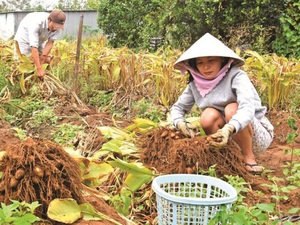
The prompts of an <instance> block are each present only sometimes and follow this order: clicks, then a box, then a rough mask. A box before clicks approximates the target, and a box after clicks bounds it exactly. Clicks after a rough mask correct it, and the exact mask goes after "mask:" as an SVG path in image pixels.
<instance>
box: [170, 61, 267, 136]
mask: <svg viewBox="0 0 300 225" xmlns="http://www.w3.org/2000/svg"><path fill="white" fill-rule="evenodd" d="M232 102H237V103H238V110H237V113H236V114H235V115H234V116H233V117H232V118H231V120H230V121H229V124H232V125H233V126H234V127H235V130H236V131H235V132H238V131H240V130H242V129H243V128H245V127H246V126H247V125H248V124H250V123H251V121H252V120H253V118H254V117H256V118H257V119H258V120H260V119H261V118H262V117H264V115H265V113H266V111H267V108H266V107H265V106H262V105H261V100H260V97H259V95H258V93H257V91H256V89H255V87H254V86H253V84H252V83H251V81H250V79H249V77H248V75H247V74H246V73H245V72H244V71H243V70H241V69H240V68H239V67H237V66H233V67H232V68H230V69H229V71H228V72H227V74H226V75H225V76H224V78H223V79H222V80H221V81H220V82H219V83H218V84H217V85H216V86H215V87H214V89H213V90H212V91H211V92H209V93H208V94H207V95H206V96H205V97H202V96H201V95H200V93H199V91H198V90H197V88H196V86H195V83H194V81H192V82H190V83H189V84H188V86H187V87H186V89H185V90H184V92H183V93H182V95H181V96H180V97H179V98H178V100H177V102H176V103H175V104H174V105H173V106H172V107H171V118H172V120H173V123H174V125H176V124H177V123H178V122H179V121H182V120H184V116H185V114H186V113H188V112H189V111H190V110H191V109H192V107H193V105H194V104H197V106H198V107H199V108H200V109H202V110H204V109H206V108H208V107H212V108H215V109H217V110H219V111H220V112H221V113H222V114H223V115H224V108H225V106H226V105H227V104H228V103H232Z"/></svg>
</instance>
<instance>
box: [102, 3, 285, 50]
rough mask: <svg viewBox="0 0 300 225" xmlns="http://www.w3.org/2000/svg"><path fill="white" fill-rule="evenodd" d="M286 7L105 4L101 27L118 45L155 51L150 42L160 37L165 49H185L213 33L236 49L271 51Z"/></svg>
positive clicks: (103, 5) (248, 4) (267, 4)
mask: <svg viewBox="0 0 300 225" xmlns="http://www.w3.org/2000/svg"><path fill="white" fill-rule="evenodd" d="M283 9H284V2H283V1H276V2H274V1H272V0H264V1H260V0H256V1H253V0H239V1H230V0H214V1H205V0H196V1H195V0H194V1H181V0H175V1H167V0H163V1H155V0H152V1H143V0H134V1H125V2H124V1H122V2H120V1H116V0H106V1H101V3H100V6H99V8H98V12H99V17H98V24H99V27H101V28H102V29H103V30H104V32H105V34H107V35H109V39H110V43H111V44H112V46H114V47H120V46H124V45H127V46H129V47H130V48H137V49H141V48H142V49H145V48H147V49H151V48H150V39H151V38H155V37H161V38H162V42H163V43H162V44H164V46H171V47H173V48H182V49H184V48H187V47H189V46H190V45H191V44H192V43H194V42H195V41H196V40H198V39H199V38H200V37H201V36H202V35H204V34H205V33H206V32H210V33H212V34H214V35H215V36H218V37H221V39H223V41H225V42H228V43H229V45H230V46H231V47H233V48H235V47H237V46H243V45H247V46H249V47H250V46H251V48H252V49H253V50H257V51H264V52H268V51H271V43H272V41H273V40H274V39H275V34H276V28H277V27H278V26H279V25H280V23H279V16H280V15H281V11H282V10H283ZM245 18H247V19H246V20H245Z"/></svg>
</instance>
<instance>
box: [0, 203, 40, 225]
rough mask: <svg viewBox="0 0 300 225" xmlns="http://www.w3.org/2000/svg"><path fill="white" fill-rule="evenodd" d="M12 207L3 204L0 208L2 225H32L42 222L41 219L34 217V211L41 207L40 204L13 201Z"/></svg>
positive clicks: (0, 222)
mask: <svg viewBox="0 0 300 225" xmlns="http://www.w3.org/2000/svg"><path fill="white" fill-rule="evenodd" d="M11 202H12V203H11V204H10V205H5V204H4V203H3V202H2V203H1V208H0V224H2V225H9V224H12V225H31V224H33V223H34V222H37V221H40V218H38V217H37V216H35V215H34V210H35V209H36V208H37V207H39V206H40V204H39V203H38V202H32V203H31V204H29V203H26V202H24V201H23V202H19V201H16V200H11Z"/></svg>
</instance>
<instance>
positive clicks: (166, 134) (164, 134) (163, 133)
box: [160, 130, 169, 138]
mask: <svg viewBox="0 0 300 225" xmlns="http://www.w3.org/2000/svg"><path fill="white" fill-rule="evenodd" d="M168 133H169V132H168V131H167V130H165V131H164V132H162V134H161V135H160V137H162V138H165V137H167V136H168Z"/></svg>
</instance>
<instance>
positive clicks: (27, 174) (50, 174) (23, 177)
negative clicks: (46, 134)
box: [0, 138, 84, 219]
mask: <svg viewBox="0 0 300 225" xmlns="http://www.w3.org/2000/svg"><path fill="white" fill-rule="evenodd" d="M1 165H2V166H1V168H0V169H1V172H2V173H3V176H2V178H1V180H0V187H1V189H0V201H1V202H4V203H5V204H6V205H8V204H10V203H11V202H10V200H11V199H14V200H18V201H25V202H34V201H38V202H39V203H40V204H41V206H40V207H39V208H38V209H37V210H36V215H37V216H39V217H40V218H44V219H47V209H48V206H49V204H50V202H51V201H52V200H54V199H56V198H73V199H75V200H76V201H77V202H78V204H82V203H83V202H84V198H83V196H82V184H81V175H80V170H79V166H77V165H78V164H77V163H76V161H75V160H74V159H73V158H72V157H71V156H70V155H69V154H68V153H67V152H66V151H64V150H63V149H62V147H61V146H59V145H57V144H55V143H52V142H50V141H39V140H36V141H35V140H33V139H30V138H29V139H27V140H26V141H24V142H20V143H18V144H16V145H14V146H11V147H8V148H7V149H6V154H5V156H4V157H3V159H2V160H1Z"/></svg>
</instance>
